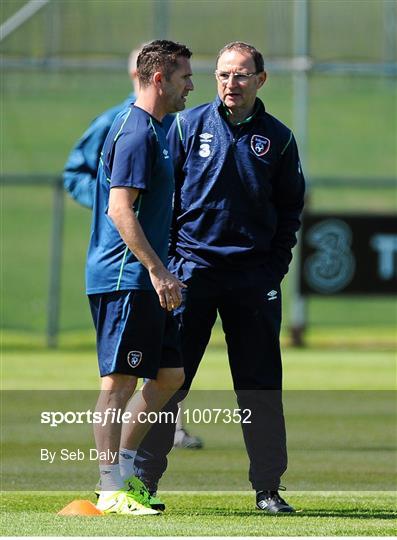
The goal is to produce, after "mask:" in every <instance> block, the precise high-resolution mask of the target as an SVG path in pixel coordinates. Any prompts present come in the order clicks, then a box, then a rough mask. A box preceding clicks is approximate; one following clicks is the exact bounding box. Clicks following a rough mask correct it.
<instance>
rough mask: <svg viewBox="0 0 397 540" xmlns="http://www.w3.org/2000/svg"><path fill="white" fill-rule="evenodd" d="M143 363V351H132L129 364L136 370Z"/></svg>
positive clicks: (128, 358) (129, 355)
mask: <svg viewBox="0 0 397 540" xmlns="http://www.w3.org/2000/svg"><path fill="white" fill-rule="evenodd" d="M141 361H142V353H141V351H130V352H129V353H128V355H127V362H128V364H129V365H130V366H131V367H132V368H136V367H138V366H139V364H140V363H141Z"/></svg>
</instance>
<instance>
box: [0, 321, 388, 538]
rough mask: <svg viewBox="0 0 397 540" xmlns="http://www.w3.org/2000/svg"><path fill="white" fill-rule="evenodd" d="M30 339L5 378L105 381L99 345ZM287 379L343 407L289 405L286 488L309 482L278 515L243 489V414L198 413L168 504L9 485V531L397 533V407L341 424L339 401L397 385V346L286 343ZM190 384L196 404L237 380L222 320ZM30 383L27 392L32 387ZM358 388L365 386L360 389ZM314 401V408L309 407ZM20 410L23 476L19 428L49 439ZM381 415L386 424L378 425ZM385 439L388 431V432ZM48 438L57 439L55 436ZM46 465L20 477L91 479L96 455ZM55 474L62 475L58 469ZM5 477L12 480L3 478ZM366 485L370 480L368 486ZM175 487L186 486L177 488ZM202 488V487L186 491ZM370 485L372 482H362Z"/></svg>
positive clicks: (56, 384)
mask: <svg viewBox="0 0 397 540" xmlns="http://www.w3.org/2000/svg"><path fill="white" fill-rule="evenodd" d="M16 338H17V335H14V340H16ZM21 341H23V340H21ZM69 346H70V344H69ZM35 349H36V350H33V351H32V350H30V351H29V350H28V348H27V343H25V346H22V347H21V348H20V349H19V350H18V349H17V348H16V347H14V349H13V350H10V351H8V353H7V359H6V362H4V363H3V373H2V375H3V377H2V378H3V381H4V382H3V388H6V389H8V390H11V389H17V388H18V389H25V390H28V389H36V390H39V389H42V390H57V391H58V392H60V391H61V390H78V389H92V390H94V389H96V388H97V387H98V384H99V380H98V376H97V368H96V357H95V356H96V355H95V351H94V349H93V348H92V344H90V343H89V342H87V343H86V349H85V350H80V351H78V350H70V348H69V349H68V342H67V340H65V338H64V341H63V344H62V348H61V349H60V350H57V351H48V350H46V349H45V348H43V347H42V346H40V345H39V344H36V347H35ZM284 380H285V388H286V390H291V391H297V392H298V394H299V395H300V396H303V397H304V396H306V398H305V399H304V402H306V401H307V400H309V399H311V400H312V401H313V400H314V401H313V403H314V404H315V401H316V400H315V399H314V398H315V397H316V396H315V394H316V393H315V392H314V391H315V390H321V391H323V392H322V395H325V394H326V393H327V392H325V391H329V392H328V395H329V398H331V399H332V402H335V407H336V414H335V410H334V411H333V412H332V413H331V411H329V412H327V411H325V415H324V412H323V413H321V411H320V412H319V411H316V405H315V406H314V407H312V405H311V402H309V401H308V405H307V408H306V411H305V412H304V414H306V415H307V414H308V411H309V415H308V416H307V418H308V420H310V424H306V423H305V421H304V419H302V418H301V413H300V412H299V410H295V409H292V410H291V408H290V406H288V405H287V410H286V413H287V425H288V426H289V434H290V438H289V442H290V471H289V472H288V473H287V477H286V479H285V482H286V484H287V486H289V487H290V489H291V485H292V486H294V485H300V486H303V487H302V489H304V490H305V491H288V493H287V497H286V498H287V500H288V501H290V502H291V503H292V504H293V505H294V506H295V507H296V508H297V510H298V513H297V514H296V515H295V516H280V517H272V516H267V515H263V514H261V513H259V512H258V511H257V510H255V507H254V497H253V493H252V492H249V491H247V490H249V483H248V479H247V468H248V462H247V457H246V454H245V451H244V449H243V447H242V442H241V434H240V432H239V427H238V426H236V428H235V430H234V431H230V430H229V429H228V428H227V429H226V428H225V427H219V428H216V429H212V431H211V429H210V430H208V429H207V428H206V426H203V425H202V424H197V425H193V424H191V425H189V429H190V431H191V432H193V433H195V434H198V435H200V436H202V437H203V438H204V440H205V443H206V446H205V448H204V449H203V450H201V451H199V452H192V451H189V450H174V451H172V452H171V454H170V456H169V459H170V463H169V470H168V472H167V475H166V476H165V478H164V480H163V482H162V488H163V489H165V490H166V491H165V492H162V491H161V487H160V493H161V496H162V498H163V499H164V501H165V503H166V505H167V511H166V512H165V513H164V515H161V516H158V517H157V516H155V517H153V518H146V517H145V518H140V519H139V520H138V522H137V520H136V519H131V518H123V517H111V516H107V517H104V518H83V517H80V518H79V517H72V518H69V517H59V516H57V515H56V513H57V512H58V511H59V510H60V509H61V508H63V507H64V506H65V505H66V504H68V503H69V502H70V501H72V500H73V499H76V498H77V499H89V500H93V497H92V492H90V491H86V490H87V489H88V487H84V488H83V490H82V491H79V492H76V491H71V492H59V491H54V492H52V493H49V492H36V493H32V492H30V491H24V492H21V491H18V492H16V491H8V492H6V493H3V496H2V499H3V508H4V511H5V514H4V515H5V516H6V518H5V520H4V526H3V534H6V535H19V536H30V535H43V536H50V535H57V536H59V535H65V536H66V535H68V536H73V535H79V536H85V535H87V536H88V535H98V531H100V534H101V535H104V536H135V535H139V536H146V535H147V536H158V535H161V536H164V535H175V536H196V535H200V536H206V535H209V536H213V535H225V536H288V535H294V536H307V535H316V536H333V535H335V536H365V535H371V536H372V535H376V536H391V535H393V532H394V530H395V521H394V519H395V517H396V508H395V496H394V494H393V492H391V491H379V490H384V489H385V488H386V483H387V487H388V488H389V489H393V485H394V484H393V476H392V475H393V473H394V471H393V455H395V454H394V452H395V444H394V442H393V441H394V439H393V437H392V435H391V433H392V431H393V425H392V423H393V420H394V421H395V417H393V415H392V416H390V415H388V416H386V417H385V416H384V415H383V416H382V414H381V415H380V416H379V412H380V410H377V407H373V406H372V405H371V404H368V405H367V404H366V403H363V406H364V409H365V410H366V411H367V412H366V413H365V410H363V411H362V412H363V413H364V416H362V415H361V416H360V417H357V418H354V415H355V413H354V411H353V417H352V419H350V420H353V422H350V423H347V424H346V423H344V422H345V418H344V416H345V412H344V411H345V410H346V413H347V414H349V413H350V411H349V410H348V409H349V407H348V403H347V402H345V403H346V405H343V403H341V397H344V399H345V400H346V396H348V395H349V393H352V395H353V394H354V392H353V390H356V391H359V390H361V391H364V390H370V391H371V392H370V394H371V395H374V396H376V395H379V396H380V397H381V398H382V399H383V396H384V395H385V392H384V391H386V390H391V389H393V388H394V384H395V358H394V353H393V352H392V351H391V350H389V351H387V350H386V351H382V352H379V351H371V350H347V349H341V350H337V351H333V350H323V349H321V348H317V349H307V350H296V349H291V348H287V349H285V351H284ZM194 388H195V389H196V390H197V392H196V393H195V394H194V396H192V397H193V405H194V403H196V404H197V400H199V399H200V392H199V391H202V392H203V394H202V395H203V396H204V397H203V400H204V401H205V403H202V404H201V406H204V405H205V406H210V405H211V403H210V401H209V400H206V398H205V396H206V394H205V390H208V391H212V392H213V393H215V391H216V390H222V389H223V390H226V389H230V388H231V380H230V375H229V372H228V367H227V357H226V351H225V347H224V345H223V337H222V333H221V330H220V328H219V326H217V327H216V328H215V331H214V334H213V337H212V341H211V344H210V346H209V348H208V351H207V353H206V355H205V357H204V359H203V363H202V366H201V368H200V371H199V374H198V376H197V379H196V381H195V386H194ZM335 390H336V391H339V393H338V392H334V394H332V393H331V392H332V391H335ZM375 391H378V392H375ZM356 393H357V392H356ZM26 395H27V396H29V394H28V393H27V394H26ZM90 395H91V394H90ZM207 395H208V394H207ZM224 395H225V396H226V394H224ZM295 395H296V392H295V393H294V392H292V397H294V396H295ZM357 395H360V392H358V393H357ZM65 396H66V399H68V398H67V394H65V393H58V398H57V399H58V401H59V406H60V409H61V410H64V408H63V405H64V403H65V401H62V400H65ZM290 396H291V392H290V393H288V392H287V393H286V398H287V399H286V401H287V403H288V401H289V399H290ZM333 396H334V397H333ZM362 396H363V400H364V399H365V398H366V396H365V393H362ZM55 397H56V394H55ZM35 399H37V397H36V398H35ZM69 399H70V400H72V403H71V405H70V407H69V409H68V410H74V409H75V408H77V409H78V410H80V408H79V407H78V405H77V403H76V402H75V401H74V397H73V395H72V394H71V395H70V398H69ZM203 400H201V401H203ZM66 402H67V401H66ZM67 403H69V402H67ZM299 403H301V402H299V401H298V405H299ZM188 404H189V402H188ZM375 405H376V403H375ZM36 406H37V401H36ZM379 406H381V403H380V404H379ZM31 407H32V404H31ZM338 407H339V408H341V410H342V411H343V413H342V416H341V417H340V418H338V413H337V409H338ZM81 410H83V409H81ZM84 410H85V409H84ZM311 410H312V411H313V416H312V417H310V414H311ZM14 414H15V415H16V418H18V417H19V416H20V415H19V414H18V413H17V412H15V413H14ZM339 414H340V413H339ZM25 417H26V420H25V423H27V424H26V427H25V428H24V430H23V434H22V435H23V436H22V441H21V444H16V445H15V446H14V447H13V448H10V447H9V448H8V449H6V452H3V458H5V462H6V463H7V464H8V465H7V467H6V469H4V470H5V472H7V473H8V474H7V476H8V478H10V477H12V474H15V475H17V478H23V477H24V475H23V474H22V475H21V471H22V469H23V467H26V459H27V458H26V455H27V454H26V442H25V450H24V444H23V440H24V439H26V438H27V439H26V440H29V441H30V440H31V441H32V442H31V443H29V444H30V449H31V450H32V448H33V447H34V448H36V446H37V445H38V446H37V448H39V447H40V444H41V445H42V446H46V444H45V443H44V442H43V441H37V440H36V439H37V432H36V431H35V428H34V421H35V419H34V418H33V420H30V418H29V415H27V416H26V415H25ZM385 419H386V420H387V424H385V425H383V426H382V422H384V421H385ZM390 422H391V424H390ZM22 423H23V420H22ZM316 425H317V426H318V429H316V433H317V432H319V433H322V434H323V437H325V438H324V439H321V437H320V439H319V440H320V442H321V441H322V445H321V446H320V447H319V448H316V441H315V440H314V442H313V444H312V448H311V449H310V448H309V449H305V448H302V440H306V439H308V437H304V438H303V439H302V436H304V433H305V430H308V429H309V426H311V429H313V427H314V428H316ZM344 426H345V427H344ZM388 426H389V427H388ZM346 427H347V429H346ZM212 428H213V426H212ZM379 430H380V431H379ZM17 432H18V430H15V429H14V431H13V433H14V435H12V436H15V433H17ZM35 433H36V435H35ZM367 433H371V436H370V437H367V435H366V434H367ZM345 434H346V439H345ZM355 434H356V435H357V437H356V436H355ZM48 436H51V433H47V437H48ZM35 437H36V439H35ZM379 437H380V438H379ZM16 438H20V435H18V434H17V435H16ZM91 438H92V435H91ZM357 438H358V440H356V439H357ZM33 439H35V441H34V442H33ZM381 440H382V441H384V442H383V443H382V444H380V442H381ZM53 442H54V444H56V437H55V438H54V441H53ZM64 444H65V445H66V446H71V447H73V445H74V446H76V441H75V440H66V441H65V443H64ZM86 444H87V443H86ZM88 444H90V443H88ZM91 444H92V441H91ZM309 446H310V445H309ZM327 446H328V447H327ZM334 447H335V448H334ZM344 447H345V448H344ZM371 447H372V448H371ZM10 452H11V454H10ZM31 453H32V452H31ZM24 456H25V457H24ZM29 459H31V458H29ZM51 467H52V466H48V467H47V469H46V472H45V475H44V477H43V473H42V471H43V469H42V465H41V466H40V465H37V458H36V459H32V463H31V465H30V466H29V472H28V474H27V475H26V477H25V481H26V482H28V483H30V485H31V483H32V481H34V478H35V477H36V478H37V485H38V486H40V489H44V490H47V489H48V487H49V486H50V485H51V482H58V485H59V478H64V479H65V480H64V482H65V484H64V485H66V484H67V483H70V482H73V475H80V474H81V478H82V479H81V482H82V484H84V486H89V485H90V484H91V483H92V484H94V482H95V478H94V477H95V476H96V469H95V463H92V464H91V465H90V468H89V469H88V468H86V469H83V470H82V469H80V468H79V467H78V465H77V464H73V465H72V464H71V465H70V467H69V465H67V466H65V467H64V468H63V469H62V468H61V467H60V466H59V467H58V468H54V469H51ZM80 471H81V472H80ZM18 473H19V475H20V476H19V477H18ZM51 474H52V475H53V477H52V478H53V480H52V481H51ZM60 474H61V475H62V476H59V475H60ZM54 475H55V476H54ZM42 480H44V482H43V481H42ZM383 481H384V483H383ZM17 482H20V480H17ZM61 483H62V481H61ZM382 483H383V485H382ZM305 484H306V485H305ZM7 485H9V480H7V483H5V484H4V487H6V486H7ZM19 485H21V484H20V483H19ZM338 485H339V486H349V485H350V486H352V485H355V486H364V487H362V488H361V489H360V487H357V489H356V490H355V491H354V492H353V491H351V490H349V491H335V490H337V489H338ZM365 485H368V486H370V487H369V488H366V487H365ZM231 486H232V487H231ZM233 486H234V487H233ZM313 486H321V487H318V488H314V489H322V490H323V489H327V490H328V491H327V492H325V491H319V492H313V491H312V489H313ZM371 486H372V487H371ZM61 489H65V487H61ZM175 489H178V490H181V492H179V491H178V492H176V491H174V490H175ZM197 489H202V490H203V491H201V492H197V491H196V492H192V491H191V490H197ZM212 489H218V490H220V489H229V490H230V489H231V490H232V491H228V492H227V493H225V492H221V491H218V492H213V491H212V492H209V491H207V490H212ZM292 489H294V488H292ZM339 489H340V487H339ZM347 489H349V488H347ZM365 489H374V491H364V490H365ZM170 490H173V491H170ZM204 490H205V491H204ZM332 490H334V491H332ZM98 519H99V520H100V521H98Z"/></svg>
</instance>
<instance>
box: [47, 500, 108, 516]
mask: <svg viewBox="0 0 397 540" xmlns="http://www.w3.org/2000/svg"><path fill="white" fill-rule="evenodd" d="M104 515H105V514H104V513H103V512H102V510H98V508H97V507H96V506H95V504H92V502H90V501H86V500H78V499H77V500H75V501H72V502H71V503H69V504H68V505H67V506H65V508H62V510H61V511H60V512H58V516H104Z"/></svg>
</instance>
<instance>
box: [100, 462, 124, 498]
mask: <svg viewBox="0 0 397 540" xmlns="http://www.w3.org/2000/svg"><path fill="white" fill-rule="evenodd" d="M99 474H100V477H101V493H103V492H105V491H118V490H119V489H122V488H123V487H124V482H123V480H122V478H121V475H120V467H119V464H118V463H115V464H113V465H99Z"/></svg>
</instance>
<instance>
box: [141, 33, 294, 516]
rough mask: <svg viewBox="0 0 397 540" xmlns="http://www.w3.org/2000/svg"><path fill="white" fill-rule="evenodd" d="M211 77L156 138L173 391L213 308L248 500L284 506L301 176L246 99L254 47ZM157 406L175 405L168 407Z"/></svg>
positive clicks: (253, 82) (278, 130) (257, 65)
mask: <svg viewBox="0 0 397 540" xmlns="http://www.w3.org/2000/svg"><path fill="white" fill-rule="evenodd" d="M215 75H216V80H217V85H218V97H217V99H216V100H215V101H214V102H213V103H209V104H206V105H202V106H199V107H196V108H194V109H191V110H188V111H185V112H182V113H179V114H178V116H177V119H176V122H174V124H173V125H172V127H171V129H170V131H169V134H168V140H169V144H170V151H171V154H172V157H173V161H174V169H175V182H176V193H175V201H174V206H175V208H174V217H173V226H172V237H171V252H170V255H171V257H172V259H171V262H170V265H169V268H170V270H171V271H172V272H173V273H175V274H176V275H177V276H178V278H179V279H181V280H182V281H184V283H185V284H186V285H187V289H184V291H183V293H182V294H183V303H182V305H181V307H180V308H179V309H178V310H177V312H176V316H177V317H178V319H179V323H180V327H181V329H182V353H183V359H184V367H185V377H186V378H185V383H184V386H183V390H184V392H185V393H186V392H187V390H188V389H189V388H190V385H191V383H192V380H193V377H194V375H195V373H196V371H197V368H198V366H199V363H200V361H201V358H202V357H203V355H204V352H205V348H206V346H207V344H208V341H209V339H210V335H211V330H212V327H213V325H214V323H215V320H216V318H217V315H218V314H219V316H220V318H221V320H222V325H223V330H224V332H225V337H226V342H227V347H228V355H229V362H230V369H231V372H232V378H233V384H234V389H235V392H236V394H237V400H238V404H239V407H240V408H241V409H249V410H250V411H251V423H242V429H243V435H244V441H245V445H246V449H247V453H248V456H249V460H250V471H249V479H250V481H251V484H252V487H253V489H254V490H255V491H256V505H257V508H258V509H260V510H263V511H266V512H270V513H290V512H293V511H294V510H293V508H292V507H291V506H290V505H289V504H288V503H287V502H286V501H285V500H283V499H282V498H281V497H280V495H279V493H278V491H279V488H280V479H281V476H282V474H283V473H284V472H285V470H286V468H287V451H286V437H285V424H284V416H283V406H282V399H281V389H282V366H281V355H280V340H279V333H280V324H281V291H280V283H281V280H282V279H283V277H284V275H285V274H286V272H287V271H288V266H289V263H290V261H291V258H292V253H291V250H292V248H293V246H294V245H295V243H296V233H297V231H298V229H299V226H300V214H301V211H302V208H303V198H304V177H303V174H302V170H301V165H300V161H299V155H298V150H297V146H296V143H295V139H294V136H293V134H292V132H291V131H290V129H288V128H287V127H286V126H284V125H283V124H282V123H281V122H280V121H279V120H277V119H276V118H274V117H273V116H271V115H270V114H269V113H267V112H266V110H265V107H264V105H263V103H262V101H261V100H260V99H259V98H257V92H258V90H259V89H260V88H261V87H262V86H263V84H264V83H265V81H266V72H265V71H264V64H263V57H262V55H261V53H260V52H259V51H257V50H256V49H255V48H254V47H252V46H250V45H248V44H246V43H242V42H233V43H230V44H229V45H226V46H225V47H224V48H223V49H222V50H221V51H220V53H219V55H218V59H217V69H216V72H215ZM180 398H181V396H179V399H180ZM168 407H169V409H171V410H172V409H173V410H175V403H172V402H170V403H169V404H168ZM170 429H171V432H172V428H171V427H170V426H169V425H165V424H163V425H161V426H154V427H153V428H152V430H151V431H150V432H149V434H148V435H147V437H146V439H145V440H144V441H143V443H142V445H141V449H140V451H139V452H138V456H137V458H136V460H135V465H136V467H137V472H138V474H139V475H140V476H141V477H142V478H143V479H144V481H145V482H146V483H147V484H148V485H149V488H150V489H152V490H153V491H154V490H155V489H156V486H157V481H158V479H159V477H160V476H161V474H162V472H163V470H164V469H165V467H166V457H165V456H166V453H167V451H168V450H169V449H170V446H171V440H172V433H171V435H170V434H169V433H168V431H170ZM167 430H168V431H167Z"/></svg>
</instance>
